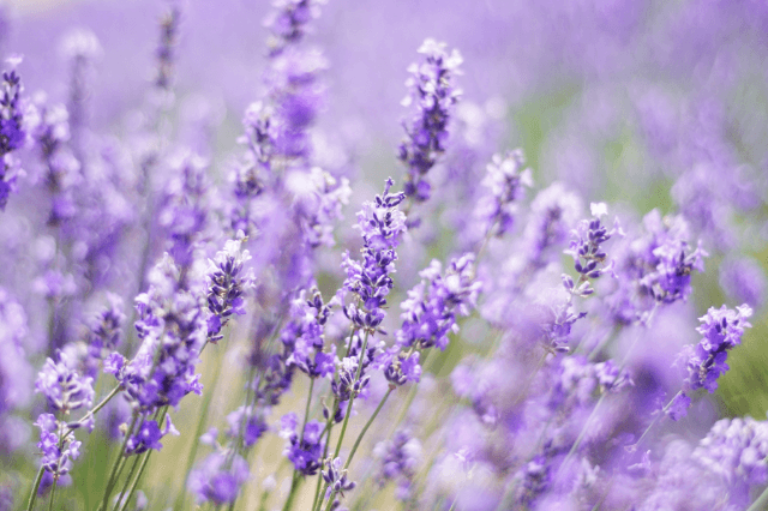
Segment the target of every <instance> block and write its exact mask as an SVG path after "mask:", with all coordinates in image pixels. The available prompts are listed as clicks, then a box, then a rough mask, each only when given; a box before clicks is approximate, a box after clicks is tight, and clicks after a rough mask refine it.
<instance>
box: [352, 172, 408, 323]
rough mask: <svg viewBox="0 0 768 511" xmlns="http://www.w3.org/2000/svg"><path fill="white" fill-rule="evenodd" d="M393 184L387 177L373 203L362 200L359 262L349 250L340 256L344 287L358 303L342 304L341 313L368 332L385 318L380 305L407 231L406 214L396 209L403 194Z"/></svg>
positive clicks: (390, 285)
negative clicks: (361, 244) (396, 191)
mask: <svg viewBox="0 0 768 511" xmlns="http://www.w3.org/2000/svg"><path fill="white" fill-rule="evenodd" d="M393 185H394V182H393V181H392V179H388V180H387V181H386V183H385V186H384V193H383V194H382V195H377V196H376V198H375V200H374V202H366V203H364V204H363V209H362V210H361V211H359V212H358V213H357V226H356V227H357V228H358V229H359V230H360V232H361V233H362V236H363V248H362V250H361V253H362V257H363V260H362V262H359V261H355V260H353V259H351V258H350V257H349V252H346V253H344V254H343V255H342V258H343V259H342V268H344V270H345V272H346V278H345V279H344V285H343V289H344V291H346V292H350V293H353V294H354V295H356V296H357V298H358V300H359V303H358V304H357V305H356V304H348V305H345V306H344V308H343V311H344V315H345V316H347V318H349V319H350V320H351V321H352V322H353V323H354V324H355V326H356V327H357V328H362V329H367V330H369V331H373V330H376V329H377V328H378V326H379V325H380V324H381V321H382V320H383V319H384V311H383V309H382V308H383V307H384V306H385V305H386V304H387V300H386V296H387V294H388V293H389V291H390V290H391V289H392V286H393V282H392V278H391V277H390V276H389V275H390V274H391V273H393V272H394V266H395V265H394V263H395V261H396V260H397V254H396V252H395V248H396V247H397V245H399V243H400V238H401V237H402V235H403V233H404V232H405V230H406V226H405V215H404V214H403V213H402V212H401V211H399V210H398V209H397V206H398V205H399V204H400V203H401V202H403V200H404V199H405V194H404V193H402V192H400V193H390V192H389V190H390V189H391V188H392V186H393Z"/></svg>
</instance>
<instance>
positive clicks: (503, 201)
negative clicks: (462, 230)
mask: <svg viewBox="0 0 768 511" xmlns="http://www.w3.org/2000/svg"><path fill="white" fill-rule="evenodd" d="M487 170H488V173H487V174H486V176H485V179H483V183H482V184H483V185H485V186H486V187H487V188H488V189H489V190H490V197H489V198H488V199H487V200H482V201H480V202H479V204H478V207H479V208H481V210H482V211H481V217H482V219H483V220H484V221H485V225H486V227H485V231H486V233H488V235H491V234H493V235H495V236H503V235H504V233H506V232H508V231H509V230H511V229H512V225H513V221H514V217H513V214H514V212H515V202H516V201H518V200H520V198H521V196H522V195H523V192H524V191H525V187H527V188H530V187H532V186H533V177H532V175H531V169H529V168H525V155H523V151H522V150H521V149H515V150H514V151H507V152H506V153H505V154H504V155H503V156H502V155H501V154H495V155H493V158H492V159H491V163H489V164H488V166H487ZM491 229H493V232H491Z"/></svg>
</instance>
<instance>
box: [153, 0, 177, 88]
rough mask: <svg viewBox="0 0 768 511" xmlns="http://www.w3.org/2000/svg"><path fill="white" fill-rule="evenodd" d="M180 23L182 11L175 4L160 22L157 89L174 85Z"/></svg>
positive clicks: (157, 53)
mask: <svg viewBox="0 0 768 511" xmlns="http://www.w3.org/2000/svg"><path fill="white" fill-rule="evenodd" d="M180 22H181V10H180V9H179V5H178V3H174V4H172V5H171V7H170V8H169V9H168V11H167V12H166V13H165V14H163V17H162V19H161V20H160V44H159V45H158V47H157V50H156V55H155V56H156V58H157V76H156V77H155V87H157V88H158V89H159V90H168V89H170V88H171V86H172V85H173V83H172V82H173V73H174V65H175V63H176V62H175V60H176V55H175V50H176V48H175V46H176V44H177V41H178V37H179V35H178V32H179V24H180Z"/></svg>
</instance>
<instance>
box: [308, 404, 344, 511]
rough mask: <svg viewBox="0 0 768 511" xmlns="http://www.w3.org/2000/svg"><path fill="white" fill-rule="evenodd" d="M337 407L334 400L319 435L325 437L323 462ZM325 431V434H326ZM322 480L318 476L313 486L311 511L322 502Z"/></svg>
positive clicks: (326, 454) (326, 455) (326, 453)
mask: <svg viewBox="0 0 768 511" xmlns="http://www.w3.org/2000/svg"><path fill="white" fill-rule="evenodd" d="M337 406H338V402H337V401H336V400H335V399H334V401H333V408H332V410H331V414H330V415H329V416H328V420H327V421H326V423H325V429H324V430H323V432H322V433H320V437H321V438H322V436H323V434H326V437H325V447H324V448H323V460H325V459H326V458H327V457H328V446H329V445H330V443H331V430H332V429H333V416H334V415H336V407H337ZM326 430H327V433H326ZM322 482H323V478H322V477H320V476H318V477H317V485H316V486H315V498H314V499H312V511H315V509H317V508H319V507H320V503H321V502H322V501H323V499H322V497H320V495H321V493H320V486H321V485H322Z"/></svg>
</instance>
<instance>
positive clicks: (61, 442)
mask: <svg viewBox="0 0 768 511" xmlns="http://www.w3.org/2000/svg"><path fill="white" fill-rule="evenodd" d="M35 426H37V427H38V428H40V442H39V443H38V444H37V448H38V449H40V452H41V453H42V455H43V459H42V461H41V466H42V467H43V468H44V469H45V471H46V472H48V473H50V474H51V475H52V476H53V478H54V480H56V479H58V478H59V477H61V476H64V475H67V474H68V473H69V470H70V469H71V468H72V460H75V459H77V458H78V457H79V456H80V445H81V444H82V442H80V441H78V440H76V439H75V437H74V435H63V430H64V426H63V424H61V423H60V422H58V421H57V420H56V417H54V416H53V415H52V414H50V413H43V414H40V416H39V417H38V418H37V422H35Z"/></svg>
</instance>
